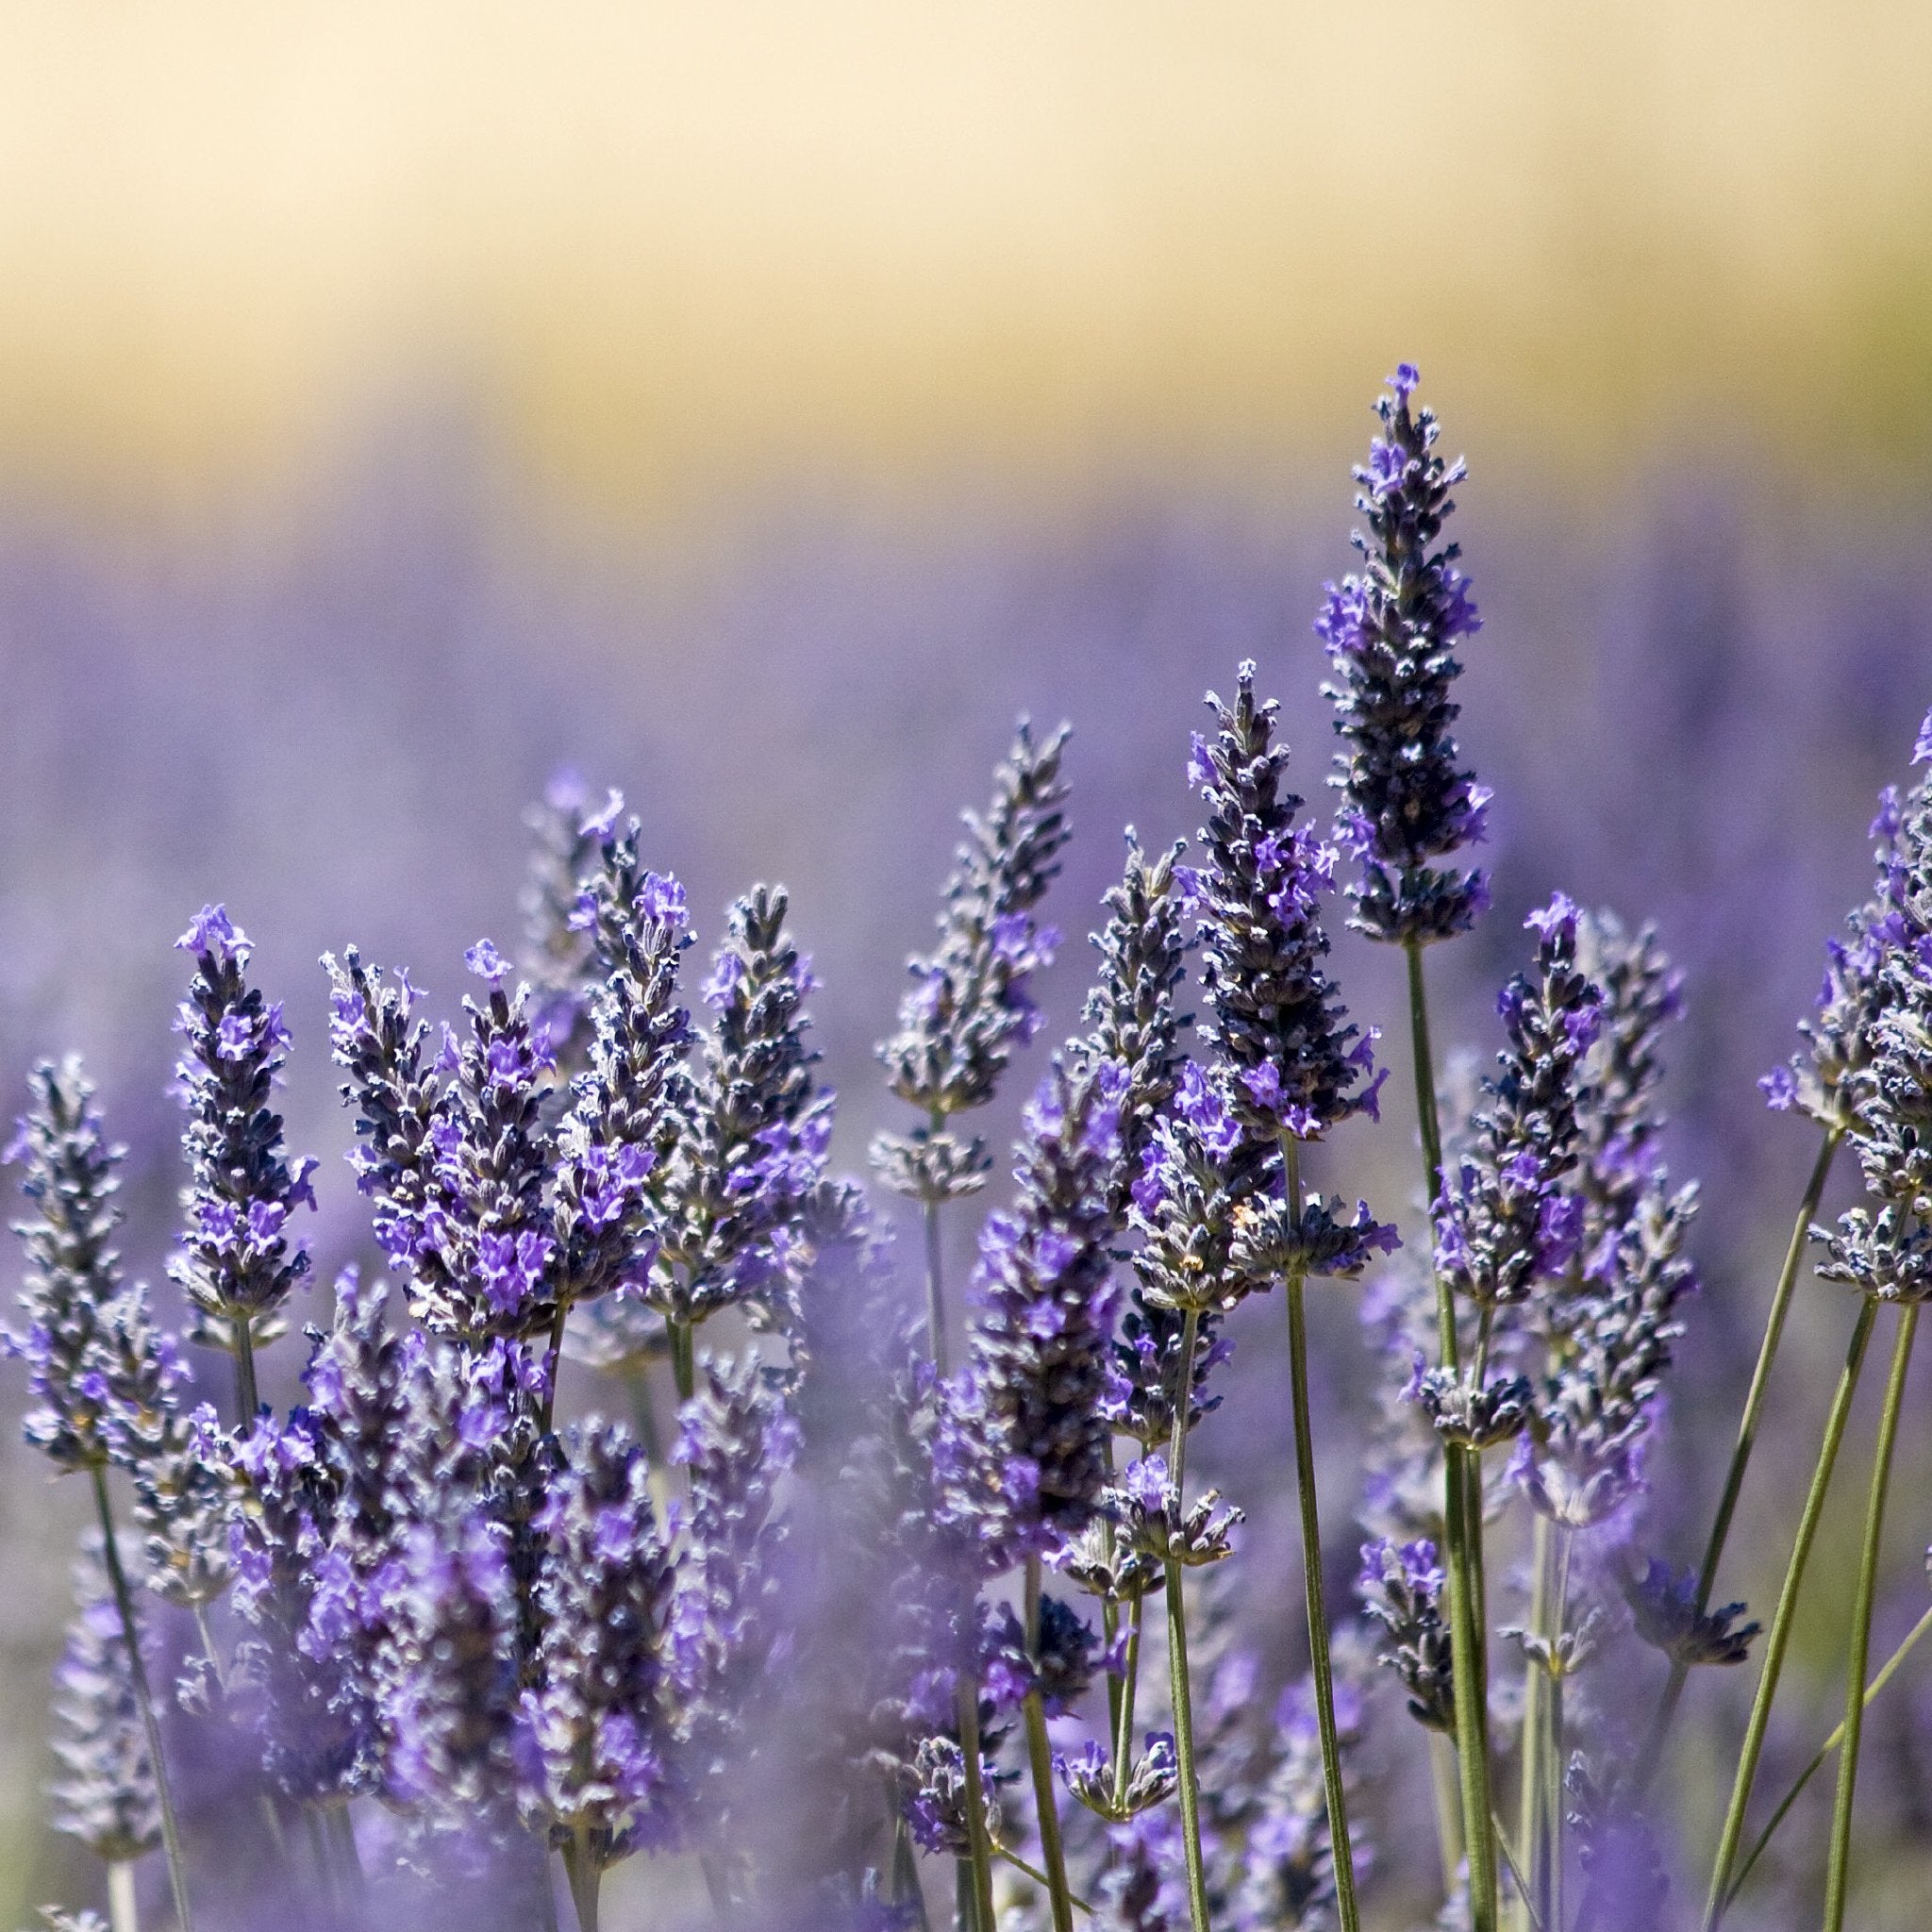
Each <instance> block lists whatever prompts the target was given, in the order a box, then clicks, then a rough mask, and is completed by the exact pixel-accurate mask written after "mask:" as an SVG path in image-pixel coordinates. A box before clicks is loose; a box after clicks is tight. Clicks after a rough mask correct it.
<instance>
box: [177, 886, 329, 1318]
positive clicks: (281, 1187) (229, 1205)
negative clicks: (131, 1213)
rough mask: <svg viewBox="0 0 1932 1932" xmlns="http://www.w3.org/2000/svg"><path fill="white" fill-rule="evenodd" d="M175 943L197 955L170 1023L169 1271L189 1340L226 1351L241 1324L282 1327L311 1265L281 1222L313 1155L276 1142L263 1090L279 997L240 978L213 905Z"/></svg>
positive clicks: (274, 1059)
mask: <svg viewBox="0 0 1932 1932" xmlns="http://www.w3.org/2000/svg"><path fill="white" fill-rule="evenodd" d="M197 935H199V938H197ZM180 943H181V944H182V945H183V946H184V947H185V948H187V949H188V950H190V951H192V953H193V954H194V962H195V974H194V977H193V979H192V981H191V982H190V985H189V989H188V1000H187V1003H186V1004H185V1005H184V1006H183V1007H182V1008H181V1017H180V1020H179V1022H178V1026H177V1030H178V1031H179V1032H180V1033H181V1034H182V1036H183V1037H184V1039H185V1040H186V1041H187V1047H186V1050H185V1052H184V1053H183V1054H182V1057H181V1058H180V1060H179V1062H178V1063H177V1065H176V1067H175V1073H176V1074H177V1076H178V1080H179V1091H180V1093H181V1095H182V1098H183V1101H184V1103H185V1105H186V1107H187V1110H188V1124H187V1127H186V1128H185V1130H184V1131H183V1134H182V1144H183V1147H184V1148H185V1150H186V1152H187V1155H188V1161H189V1184H188V1186H187V1188H186V1189H185V1190H184V1191H183V1192H182V1197H181V1198H182V1206H183V1208H185V1209H186V1212H187V1227H186V1230H185V1232H184V1234H183V1237H182V1242H181V1248H180V1250H179V1252H178V1253H177V1254H175V1256H174V1257H172V1258H171V1259H170V1261H169V1264H168V1272H169V1273H170V1274H172V1275H173V1276H174V1278H175V1280H176V1281H177V1282H178V1283H180V1285H181V1287H182V1289H183V1290H184V1291H186V1293H187V1295H188V1297H189V1299H190V1300H191V1301H192V1303H193V1305H194V1311H195V1312H194V1319H193V1324H192V1327H191V1329H190V1337H191V1339H192V1340H193V1341H199V1342H202V1343H203V1344H205V1345H206V1346H208V1347H212V1348H221V1349H228V1350H233V1349H234V1348H235V1347H236V1346H237V1339H236V1336H237V1329H238V1328H239V1326H240V1325H241V1324H244V1323H245V1324H248V1325H249V1327H250V1330H251V1333H252V1334H253V1336H254V1338H255V1339H256V1340H257V1341H268V1340H270V1339H272V1338H273V1336H274V1335H275V1334H277V1333H279V1332H280V1330H279V1320H278V1318H279V1314H280V1310H281V1307H282V1305H283V1303H284V1302H286V1301H287V1300H288V1297H289V1293H290V1291H291V1289H292V1288H293V1287H294V1285H295V1283H296V1282H297V1281H298V1280H300V1279H301V1277H302V1276H303V1275H304V1274H307V1273H308V1250H307V1249H306V1248H305V1247H304V1246H303V1245H301V1244H300V1243H299V1242H296V1241H291V1239H290V1236H289V1233H288V1230H287V1226H286V1224H287V1221H288V1216H289V1211H290V1209H291V1208H293V1207H294V1206H296V1205H297V1203H299V1202H303V1201H307V1202H308V1203H309V1205H311V1206H312V1205H313V1201H314V1196H313V1193H312V1192H311V1191H310V1189H309V1186H308V1175H309V1174H310V1173H311V1172H312V1171H313V1163H312V1162H308V1161H297V1162H295V1163H294V1164H293V1166H291V1164H290V1162H289V1160H288V1158H287V1157H286V1155H285V1154H284V1152H283V1147H282V1122H281V1116H280V1115H279V1114H277V1113H275V1111H274V1110H273V1108H271V1106H270V1100H271V1097H272V1094H273V1091H274V1088H275V1082H276V1081H277V1079H278V1078H279V1076H280V1074H281V1069H282V1064H283V1061H284V1059H285V1058H286V1057H287V1047H288V1041H289V1036H288V1033H287V1030H286V1029H285V1028H284V1027H283V1026H282V1024H281V1022H280V1008H279V1007H270V1006H269V1005H268V1004H267V1003H266V1002H265V1001H264V1000H263V998H262V996H261V993H260V991H259V990H258V989H257V988H254V987H251V986H249V985H248V984H247V983H246V981H245V980H244V979H243V977H242V967H243V966H244V965H245V964H246V963H247V958H248V946H247V942H246V941H245V940H244V939H242V937H241V935H239V934H238V933H236V931H235V929H234V928H233V926H232V925H231V924H229V923H228V921H227V919H226V916H225V914H223V913H222V912H221V908H219V907H216V908H210V909H209V910H208V911H205V912H204V913H203V914H202V915H201V916H200V917H199V918H198V919H197V920H196V921H195V923H194V924H192V925H191V926H190V927H189V929H188V932H187V933H186V934H184V935H183V938H182V941H180Z"/></svg>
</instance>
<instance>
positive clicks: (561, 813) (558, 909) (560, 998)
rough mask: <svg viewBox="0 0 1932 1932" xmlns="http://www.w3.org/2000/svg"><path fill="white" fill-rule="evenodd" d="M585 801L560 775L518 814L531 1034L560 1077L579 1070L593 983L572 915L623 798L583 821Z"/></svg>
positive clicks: (581, 790)
mask: <svg viewBox="0 0 1932 1932" xmlns="http://www.w3.org/2000/svg"><path fill="white" fill-rule="evenodd" d="M589 797H590V794H589V792H588V791H586V789H585V786H584V781H583V780H582V778H580V777H579V776H578V775H577V774H576V773H575V772H570V771H564V772H559V773H558V774H556V775H555V776H554V777H553V778H552V779H551V781H550V783H549V784H548V785H547V786H546V787H545V788H544V792H543V796H542V798H541V799H540V800H539V801H538V802H537V803H536V804H534V805H532V806H531V807H530V808H529V809H528V810H527V811H525V814H524V823H525V825H526V826H528V827H529V831H530V858H529V867H528V870H527V871H526V873H525V877H524V889H523V892H522V895H521V898H520V900H519V906H520V909H521V910H522V912H523V917H524V937H525V959H526V961H527V962H528V965H527V970H528V972H529V975H530V984H531V988H532V991H533V995H534V998H535V1002H536V1006H537V1011H538V1021H537V1027H536V1030H537V1032H538V1034H539V1035H540V1036H541V1039H542V1041H543V1042H544V1045H545V1047H546V1048H547V1049H548V1051H549V1053H550V1055H551V1057H552V1058H553V1059H554V1060H555V1062H556V1064H557V1066H558V1070H559V1071H560V1072H561V1073H562V1074H564V1075H565V1076H566V1077H568V1076H570V1075H572V1074H577V1073H579V1072H581V1071H582V1068H583V1064H584V1055H585V1053H586V1051H587V1050H588V1048H589V1046H590V1039H591V1025H590V996H591V991H592V989H593V987H594V984H595V956H594V954H593V951H592V948H591V940H590V937H589V935H588V933H587V932H586V931H585V930H584V928H583V927H582V926H580V925H579V924H575V922H574V920H573V915H574V914H575V911H576V908H577V903H578V900H579V897H580V896H581V894H582V891H583V881H584V879H585V877H586V876H587V875H588V874H590V873H591V870H592V869H593V867H594V866H595V864H596V859H597V852H598V847H599V845H600V844H601V842H602V841H603V840H604V839H605V838H606V837H607V836H608V834H609V833H610V831H611V828H612V827H613V826H614V825H615V824H616V823H617V820H618V817H619V815H620V814H621V813H622V812H623V810H624V794H623V793H622V792H620V791H612V792H611V793H610V796H609V800H608V804H607V805H606V806H605V808H604V809H603V810H602V811H600V812H597V813H593V814H587V813H586V810H585V808H586V806H587V804H588V802H589Z"/></svg>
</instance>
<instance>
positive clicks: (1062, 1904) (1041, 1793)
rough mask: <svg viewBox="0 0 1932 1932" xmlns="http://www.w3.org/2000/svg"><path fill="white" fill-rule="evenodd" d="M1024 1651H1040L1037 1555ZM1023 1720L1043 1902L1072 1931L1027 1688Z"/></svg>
mask: <svg viewBox="0 0 1932 1932" xmlns="http://www.w3.org/2000/svg"><path fill="white" fill-rule="evenodd" d="M1025 1591H1026V1595H1025V1610H1026V1650H1027V1655H1028V1656H1029V1657H1035V1658H1037V1657H1038V1655H1039V1650H1040V1558H1039V1557H1028V1558H1027V1559H1026V1583H1025ZM1022 1710H1023V1712H1024V1717H1025V1722H1026V1758H1027V1763H1028V1765H1029V1766H1030V1768H1031V1770H1032V1774H1033V1805H1034V1809H1035V1810H1036V1811H1037V1812H1038V1814H1039V1823H1040V1857H1041V1863H1042V1864H1043V1865H1044V1866H1045V1867H1046V1894H1047V1902H1048V1905H1049V1906H1050V1907H1051V1909H1052V1912H1053V1925H1054V1932H1073V1924H1074V1906H1073V1894H1072V1892H1071V1891H1070V1890H1069V1889H1068V1886H1067V1855H1066V1851H1065V1848H1064V1846H1063V1845H1062V1844H1061V1842H1060V1812H1059V1802H1058V1798H1057V1796H1056V1795H1055V1792H1054V1788H1053V1749H1052V1746H1051V1745H1050V1744H1049V1743H1048V1741H1047V1736H1046V1707H1045V1706H1044V1705H1042V1704H1041V1699H1040V1692H1039V1691H1028V1692H1027V1693H1026V1696H1025V1699H1024V1703H1023V1705H1022Z"/></svg>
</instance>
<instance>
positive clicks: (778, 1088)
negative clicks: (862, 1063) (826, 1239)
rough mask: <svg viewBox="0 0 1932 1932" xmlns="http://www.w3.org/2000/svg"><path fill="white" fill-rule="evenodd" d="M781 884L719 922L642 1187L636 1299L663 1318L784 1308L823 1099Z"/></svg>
mask: <svg viewBox="0 0 1932 1932" xmlns="http://www.w3.org/2000/svg"><path fill="white" fill-rule="evenodd" d="M788 909H789V902H788V900H787V897H786V894H785V892H784V891H783V890H782V888H775V887H769V886H760V887H758V888H756V889H755V890H754V891H751V892H749V893H747V894H746V895H745V897H743V898H742V899H740V900H739V901H738V902H737V903H736V904H735V905H734V906H733V907H732V908H731V910H730V913H729V915H728V916H727V920H726V927H725V937H724V944H723V946H722V947H721V948H720V952H719V958H720V961H721V964H722V962H723V961H724V960H727V959H728V960H729V961H731V962H732V963H731V964H730V966H729V968H728V969H724V970H722V971H721V972H719V973H717V974H714V975H713V979H712V986H713V990H714V991H715V992H716V993H717V998H716V1000H715V1002H714V1004H715V1006H716V1008H717V1019H716V1021H715V1023H714V1024H713V1026H712V1029H711V1031H710V1033H709V1035H708V1037H707V1039H706V1040H705V1042H704V1049H703V1058H702V1061H701V1063H700V1065H699V1067H698V1068H697V1070H696V1071H695V1074H694V1075H692V1076H691V1077H690V1078H689V1079H688V1080H686V1081H685V1082H684V1083H683V1084H681V1085H680V1086H679V1088H678V1089H677V1093H676V1097H675V1106H674V1109H673V1111H672V1112H671V1113H670V1114H669V1115H668V1116H667V1122H666V1132H665V1135H664V1138H663V1141H662V1142H661V1146H662V1155H661V1164H660V1166H659V1167H658V1171H657V1172H656V1173H655V1174H654V1175H653V1178H652V1181H651V1188H652V1191H653V1193H654V1196H655V1198H656V1199H657V1201H658V1203H659V1204H660V1207H661V1218H660V1220H659V1222H658V1225H657V1227H656V1229H655V1234H656V1251H655V1254H654V1256H653V1257H652V1260H651V1263H650V1266H649V1270H648V1274H645V1275H643V1276H642V1277H641V1293H642V1295H643V1298H644V1300H645V1302H646V1303H647V1305H648V1306H650V1307H653V1308H655V1309H657V1310H658V1312H659V1313H660V1314H662V1315H664V1316H665V1317H666V1318H667V1319H670V1320H675V1321H677V1322H680V1323H686V1324H695V1323H698V1322H702V1321H704V1320H706V1319H707V1318H708V1317H709V1316H710V1315H712V1314H714V1313H716V1312H717V1311H718V1310H719V1309H722V1308H726V1307H746V1306H749V1307H754V1308H756V1309H758V1311H759V1313H760V1316H761V1318H765V1319H769V1318H770V1317H771V1316H773V1315H774V1314H782V1312H783V1311H784V1310H785V1309H786V1308H787V1307H788V1306H789V1303H790V1300H791V1294H792V1291H793V1290H794V1287H795V1281H794V1278H793V1276H794V1273H795V1267H794V1264H795V1262H796V1260H797V1258H798V1245H797V1227H798V1221H799V1217H800V1215H801V1214H802V1212H803V1210H804V1205H805V1202H806V1201H807V1199H808V1197H809V1195H810V1194H811V1192H812V1191H813V1190H814V1189H815V1188H816V1187H817V1186H818V1184H819V1181H820V1180H821V1178H822V1177H823V1175H824V1157H825V1152H826V1148H827V1145H828V1142H829V1139H830V1134H831V1108H832V1098H831V1095H830V1094H828V1093H821V1092H820V1091H818V1090H817V1088H816V1084H815V1082H814V1079H813V1076H812V1068H813V1066H814V1065H815V1064H816V1063H817V1060H818V1055H817V1053H816V1052H815V1051H814V1050H813V1049H812V1048H811V1047H810V1046H809V1045H808V1043H807V1039H806V1036H807V1032H808V1025H809V1023H808V1020H807V1018H806V1014H805V997H806V987H807V978H808V975H807V972H806V968H805V963H804V961H803V960H802V959H801V958H800V957H799V953H798V950H797V948H796V947H795V946H794V945H793V943H792V941H791V937H790V935H789V934H788V933H787V932H786V930H785V919H786V913H787V911H788Z"/></svg>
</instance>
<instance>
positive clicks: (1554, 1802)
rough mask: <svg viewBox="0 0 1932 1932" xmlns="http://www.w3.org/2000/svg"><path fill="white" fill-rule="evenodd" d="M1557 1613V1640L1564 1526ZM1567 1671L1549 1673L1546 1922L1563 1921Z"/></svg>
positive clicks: (1567, 1542) (1554, 1635)
mask: <svg viewBox="0 0 1932 1932" xmlns="http://www.w3.org/2000/svg"><path fill="white" fill-rule="evenodd" d="M1557 1543H1558V1549H1557V1613H1556V1615H1555V1617H1554V1618H1552V1619H1551V1623H1550V1633H1551V1641H1552V1642H1553V1643H1556V1642H1559V1641H1561V1639H1562V1636H1563V1629H1564V1625H1565V1624H1567V1623H1568V1622H1569V1617H1570V1550H1571V1544H1572V1532H1571V1531H1570V1529H1569V1528H1568V1527H1567V1526H1564V1527H1562V1528H1560V1529H1559V1530H1558V1531H1557ZM1566 1674H1567V1671H1566V1670H1565V1669H1564V1667H1563V1666H1562V1665H1561V1662H1560V1660H1559V1661H1558V1666H1557V1669H1555V1670H1554V1671H1552V1672H1551V1674H1550V1699H1549V1713H1548V1724H1549V1734H1550V1736H1549V1747H1548V1749H1547V1750H1546V1751H1545V1752H1544V1754H1543V1778H1544V1783H1545V1787H1546V1788H1545V1790H1544V1794H1543V1830H1544V1833H1545V1834H1546V1837H1547V1842H1546V1843H1545V1844H1544V1846H1543V1848H1542V1851H1541V1862H1542V1871H1541V1881H1542V1888H1543V1889H1542V1890H1541V1892H1540V1893H1538V1895H1537V1907H1538V1912H1539V1915H1540V1916H1541V1919H1542V1922H1543V1924H1546V1925H1561V1924H1562V1923H1563V1757H1564V1750H1565V1740H1564V1737H1563V1679H1564V1677H1565V1675H1566Z"/></svg>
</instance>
